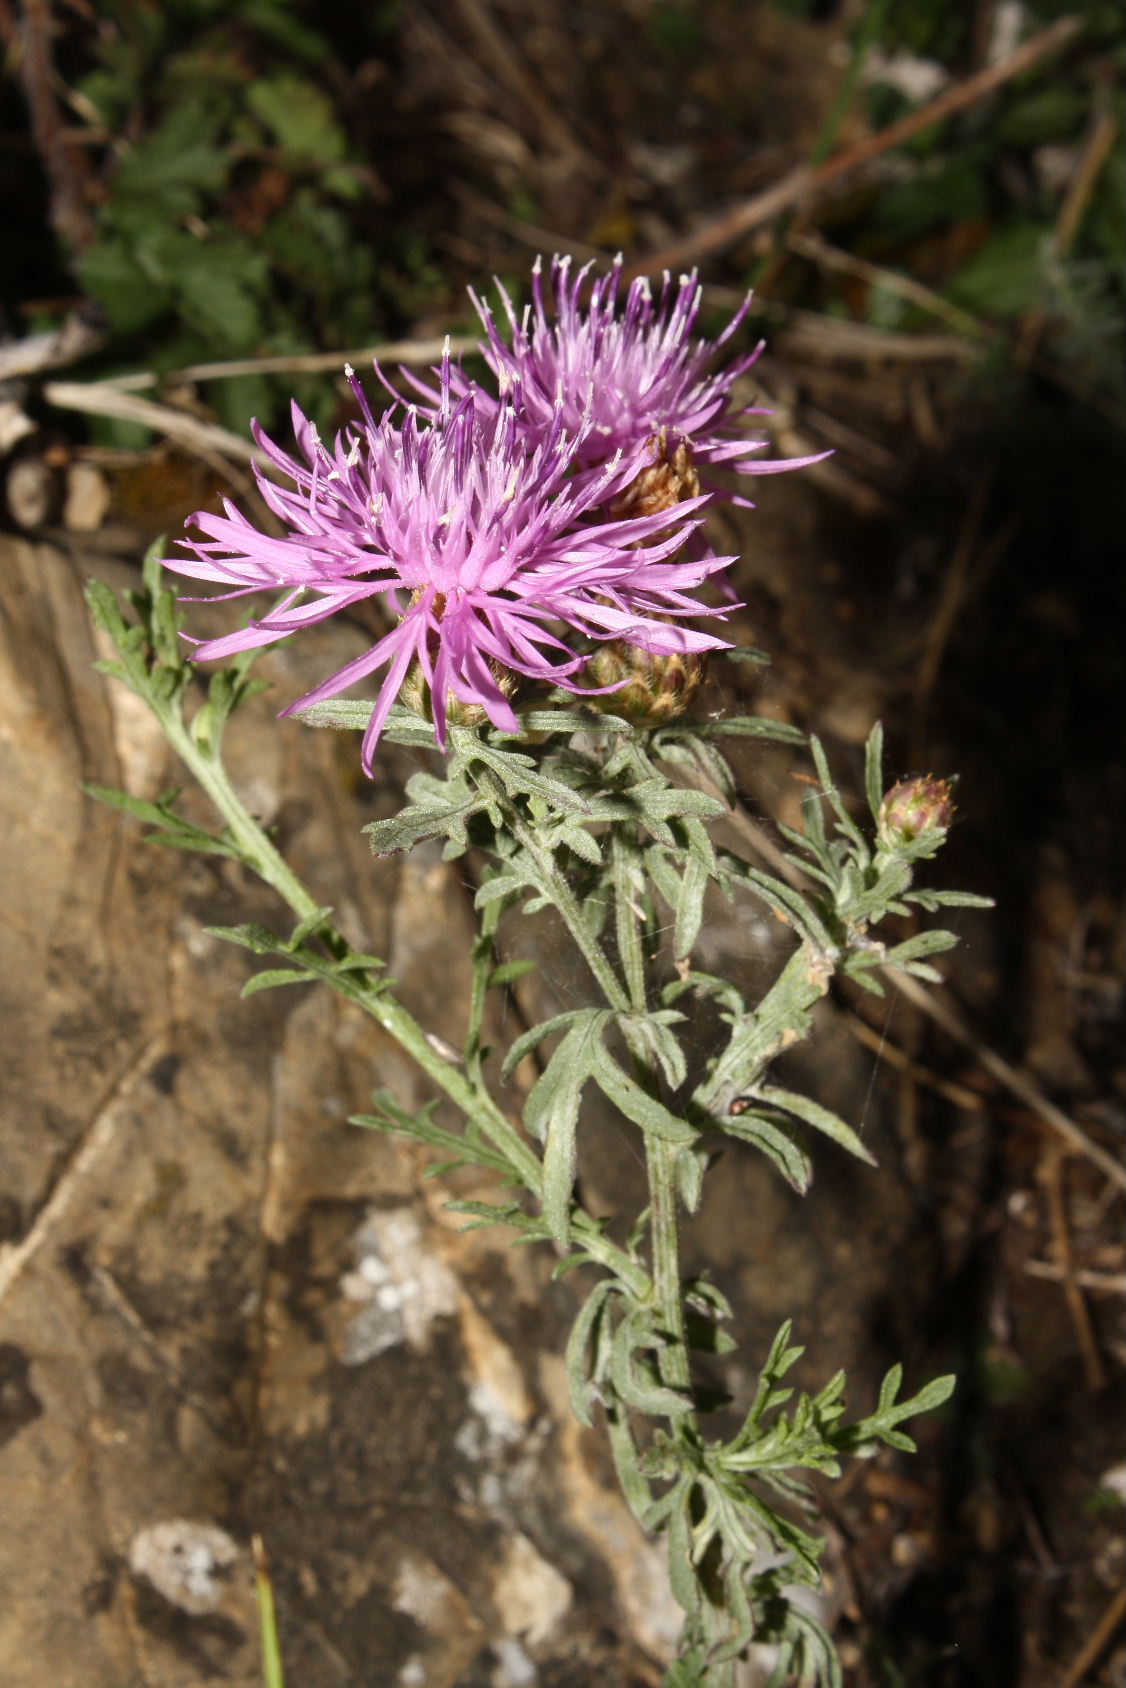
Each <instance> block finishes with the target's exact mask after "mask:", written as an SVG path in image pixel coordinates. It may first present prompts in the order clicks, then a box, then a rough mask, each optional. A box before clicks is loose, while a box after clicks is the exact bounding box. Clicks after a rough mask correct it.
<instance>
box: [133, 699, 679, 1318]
mask: <svg viewBox="0 0 1126 1688" xmlns="http://www.w3.org/2000/svg"><path fill="white" fill-rule="evenodd" d="M148 701H149V703H150V707H151V708H152V709H153V712H154V714H155V715H156V717H157V720H158V721H159V722H160V725H161V728H162V729H163V731H164V734H165V736H166V738H167V739H168V742H169V743H170V744H171V746H172V748H173V749H174V750H175V751H176V753H177V755H179V757H180V758H181V760H182V761H183V762H184V763H185V764H186V766H187V767H188V768H189V769H190V770H191V772H192V773H193V774H194V775H195V778H196V779H197V780H198V781H199V783H200V785H201V786H202V787H203V789H204V791H206V793H207V795H208V797H210V799H211V801H212V803H213V804H214V805H215V807H216V809H217V810H218V811H219V813H220V814H221V815H222V817H223V819H224V820H225V821H226V823H227V825H228V827H229V828H230V831H231V835H232V837H233V838H234V840H235V843H236V844H237V846H238V849H239V854H240V857H241V859H242V861H243V862H244V863H245V864H246V866H247V867H249V868H251V869H252V870H253V872H255V873H256V874H257V875H258V877H259V878H260V879H262V880H264V881H265V883H266V884H267V885H270V886H272V887H273V889H274V890H275V891H277V893H278V895H279V896H280V897H282V899H283V900H284V901H285V902H286V903H288V904H289V907H290V908H291V909H292V910H293V912H294V914H296V915H297V917H298V919H299V920H305V919H308V918H309V917H310V916H311V915H315V914H316V913H317V912H318V910H319V909H320V906H321V905H320V904H319V903H318V902H317V901H316V899H315V898H314V897H313V896H311V895H310V893H309V892H308V891H307V890H306V888H305V886H304V885H303V884H302V883H301V880H300V879H299V878H298V877H297V875H296V874H295V873H294V871H293V869H292V868H291V867H290V866H289V864H288V862H286V860H285V859H284V857H283V856H282V855H281V854H280V853H279V851H278V850H277V849H276V848H275V847H274V845H273V844H272V843H271V842H270V839H269V838H268V837H267V836H266V833H265V832H264V831H263V830H262V828H261V827H260V826H259V825H258V823H257V821H256V820H254V818H253V816H252V815H250V814H249V812H248V811H247V809H246V808H245V806H244V805H243V803H242V801H241V799H240V798H239V796H238V794H237V793H236V792H235V789H234V787H233V786H232V785H231V782H230V780H229V779H228V777H227V772H226V769H225V768H224V767H223V766H222V764H221V762H219V760H218V759H217V757H215V756H213V755H211V754H209V753H208V752H207V751H206V750H204V749H203V747H202V746H201V745H200V744H198V743H197V742H196V740H195V739H194V738H193V736H192V734H191V732H190V731H189V729H188V728H187V727H186V726H185V724H184V722H183V719H182V718H181V716H180V714H179V710H178V708H177V707H176V706H175V705H169V704H168V703H166V702H165V701H163V700H160V699H157V698H155V697H152V696H150V698H149V700H148ZM572 901H573V899H572ZM576 912H577V910H576ZM580 918H581V916H580ZM332 937H333V938H334V940H336V941H337V942H338V945H339V947H340V951H341V954H343V953H346V951H347V948H348V946H347V942H346V940H345V939H344V938H343V937H342V936H341V935H339V934H335V933H333V934H332ZM353 983H354V982H353ZM348 996H349V1000H351V1001H354V1002H358V1004H359V1006H360V1007H361V1008H363V1010H364V1011H365V1013H367V1014H370V1015H371V1017H372V1019H373V1020H375V1021H376V1022H377V1023H378V1024H379V1025H380V1026H381V1027H382V1028H383V1030H384V1031H386V1032H387V1033H389V1035H390V1036H391V1037H393V1038H394V1039H395V1041H396V1043H398V1044H399V1046H400V1047H401V1048H402V1049H404V1050H405V1051H406V1053H407V1054H408V1055H410V1056H411V1057H412V1058H413V1059H414V1060H415V1062H417V1064H418V1065H419V1066H420V1067H421V1068H422V1069H423V1071H424V1072H425V1073H426V1074H427V1075H428V1076H429V1077H430V1078H431V1079H433V1081H434V1083H435V1084H437V1085H438V1086H439V1087H440V1088H441V1089H442V1090H443V1091H445V1093H446V1095H447V1096H448V1097H449V1099H450V1101H451V1102H453V1103H455V1104H456V1106H457V1107H458V1108H460V1110H461V1111H462V1113H463V1114H465V1115H466V1117H467V1118H469V1119H472V1120H473V1121H474V1122H475V1123H476V1124H477V1125H479V1126H480V1128H481V1130H482V1132H483V1133H484V1135H485V1136H486V1137H487V1138H488V1139H489V1141H490V1142H491V1143H492V1144H493V1145H494V1147H496V1148H498V1149H499V1150H500V1151H501V1153H502V1154H503V1155H504V1156H505V1158H506V1159H507V1160H508V1163H509V1165H510V1166H511V1167H512V1169H513V1171H514V1172H515V1173H516V1174H517V1176H518V1177H519V1178H520V1180H521V1182H522V1183H523V1184H524V1185H525V1186H526V1188H527V1189H529V1190H530V1191H531V1192H532V1194H533V1195H535V1196H536V1197H537V1198H538V1197H539V1195H540V1192H541V1189H542V1185H543V1175H542V1168H541V1166H540V1161H539V1157H538V1156H537V1155H536V1154H535V1153H534V1152H533V1150H532V1149H530V1148H529V1147H528V1145H527V1144H526V1143H525V1142H524V1140H523V1139H522V1138H521V1136H520V1134H519V1132H518V1131H517V1130H516V1128H515V1126H513V1125H512V1124H511V1122H510V1121H509V1120H508V1119H507V1118H506V1117H505V1115H504V1114H503V1113H502V1111H501V1109H500V1108H499V1107H498V1106H497V1104H496V1103H495V1102H494V1101H493V1099H492V1097H491V1096H490V1095H489V1094H488V1092H487V1091H485V1090H483V1089H481V1088H478V1087H477V1086H475V1085H474V1084H473V1083H471V1081H470V1080H469V1079H468V1078H467V1077H466V1075H465V1074H464V1073H463V1072H462V1071H461V1069H460V1068H459V1067H458V1066H456V1065H455V1064H454V1062H452V1061H449V1060H447V1059H446V1058H445V1056H443V1055H440V1054H439V1053H438V1051H437V1050H436V1049H435V1048H434V1047H433V1045H432V1044H431V1043H430V1042H429V1040H428V1039H427V1037H426V1034H425V1032H424V1031H423V1030H422V1027H421V1026H420V1025H419V1024H418V1021H417V1020H415V1018H414V1016H413V1015H412V1014H410V1013H409V1012H408V1010H407V1009H405V1008H404V1007H403V1006H402V1004H401V1003H399V1002H396V1000H395V998H394V997H393V996H391V995H390V993H389V992H388V991H386V990H385V989H382V988H380V989H367V990H361V991H360V992H359V993H356V992H355V990H354V988H353V989H351V990H349V992H348ZM573 1229H574V1232H575V1236H576V1239H577V1240H578V1241H579V1243H580V1244H581V1246H582V1247H583V1248H584V1249H585V1250H586V1251H587V1253H588V1254H590V1255H591V1256H592V1257H593V1258H594V1259H595V1260H597V1261H598V1262H599V1264H600V1265H602V1266H605V1267H606V1269H607V1270H608V1271H611V1272H613V1273H615V1275H616V1276H618V1277H619V1278H621V1279H622V1280H623V1282H625V1283H627V1284H628V1285H629V1286H630V1288H631V1290H632V1291H633V1293H634V1294H635V1295H639V1296H644V1295H646V1294H647V1293H648V1292H649V1288H650V1286H649V1280H648V1277H647V1275H646V1273H645V1272H644V1271H643V1270H642V1268H641V1267H639V1266H638V1264H637V1263H636V1261H634V1260H631V1258H630V1256H629V1255H628V1254H627V1253H626V1252H625V1250H624V1249H621V1248H619V1247H618V1246H617V1244H616V1243H614V1242H611V1241H610V1239H609V1238H608V1237H604V1236H603V1235H602V1234H601V1232H600V1231H599V1230H598V1227H597V1226H596V1225H595V1223H594V1221H593V1220H592V1219H591V1217H590V1215H589V1214H587V1213H585V1212H581V1211H580V1213H579V1214H578V1215H577V1216H576V1218H575V1221H574V1225H573Z"/></svg>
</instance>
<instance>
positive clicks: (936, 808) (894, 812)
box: [879, 774, 954, 850]
mask: <svg viewBox="0 0 1126 1688" xmlns="http://www.w3.org/2000/svg"><path fill="white" fill-rule="evenodd" d="M953 819H954V787H953V784H952V782H951V781H950V780H937V779H935V777H934V775H933V774H915V775H913V776H912V778H911V779H907V780H900V782H899V784H898V785H893V786H892V788H891V790H890V791H889V792H888V793H887V795H886V796H885V797H884V800H883V802H882V803H881V804H880V814H879V831H880V843H881V844H882V845H883V847H884V849H885V850H896V849H901V848H902V847H903V846H904V845H907V844H914V843H915V842H916V841H917V840H918V839H920V838H922V837H923V836H924V834H926V833H932V834H934V833H938V834H941V835H942V836H941V837H936V838H935V839H934V844H935V846H936V847H937V846H938V845H939V844H941V843H942V839H943V838H944V837H945V836H946V833H947V831H948V830H949V827H950V823H951V821H952V820H953Z"/></svg>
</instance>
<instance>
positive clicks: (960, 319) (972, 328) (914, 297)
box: [786, 232, 985, 340]
mask: <svg viewBox="0 0 1126 1688" xmlns="http://www.w3.org/2000/svg"><path fill="white" fill-rule="evenodd" d="M786 245H787V246H788V248H789V249H790V251H791V252H796V253H797V255H798V256H799V257H800V258H809V259H810V260H811V262H812V263H815V264H820V266H821V268H822V269H826V270H836V271H838V272H839V273H840V274H841V275H851V276H855V277H856V278H857V280H858V281H866V282H868V283H869V284H870V285H871V286H873V287H880V288H882V289H883V290H884V292H885V293H895V294H898V296H899V297H900V298H901V299H907V300H908V301H909V302H910V303H911V304H912V305H918V307H919V309H920V310H923V311H927V312H928V313H929V314H930V315H931V316H935V317H939V318H940V319H941V321H943V322H946V323H949V325H950V327H951V328H952V329H953V330H954V332H955V334H962V335H965V336H966V337H967V338H968V339H970V340H979V339H981V337H982V336H983V334H984V333H985V327H984V324H982V323H980V322H978V320H977V318H976V317H973V316H971V315H970V314H969V312H968V311H963V310H959V308H958V306H957V305H952V304H951V303H950V301H949V300H948V299H944V298H943V297H942V294H941V293H935V292H934V290H933V289H932V288H930V287H924V286H923V284H922V282H921V281H913V280H912V279H911V277H910V276H906V275H901V274H900V272H899V271H898V270H889V269H885V268H884V266H883V265H882V264H870V263H869V262H868V260H867V259H866V258H855V257H853V255H852V253H851V252H842V251H841V249H840V248H839V247H838V246H830V245H829V243H828V241H826V240H822V238H821V236H820V235H817V234H799V233H797V232H795V233H793V234H790V235H788V236H787V238H786Z"/></svg>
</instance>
